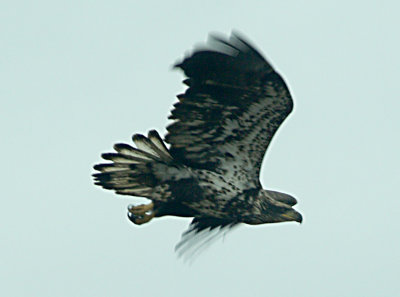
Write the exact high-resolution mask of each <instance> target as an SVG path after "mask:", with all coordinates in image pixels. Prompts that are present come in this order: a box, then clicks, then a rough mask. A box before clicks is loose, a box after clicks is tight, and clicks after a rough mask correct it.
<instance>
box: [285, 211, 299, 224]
mask: <svg viewBox="0 0 400 297" xmlns="http://www.w3.org/2000/svg"><path fill="white" fill-rule="evenodd" d="M282 217H283V218H284V219H285V221H295V222H298V223H300V224H301V222H303V216H302V215H301V214H300V213H299V212H297V211H296V210H294V209H293V208H292V209H290V210H289V211H288V212H285V213H283V214H282Z"/></svg>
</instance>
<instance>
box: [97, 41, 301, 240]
mask: <svg viewBox="0 0 400 297" xmlns="http://www.w3.org/2000/svg"><path fill="white" fill-rule="evenodd" d="M176 67H177V68H180V69H182V70H183V71H184V73H185V75H186V76H187V77H188V79H186V80H185V81H184V83H185V84H186V85H188V86H189V88H188V89H187V90H186V92H185V93H184V94H181V95H178V99H179V102H177V103H176V104H175V105H174V109H173V110H172V113H171V116H170V119H172V120H173V123H172V124H171V125H170V126H168V128H167V130H168V134H167V135H166V137H165V142H167V143H169V144H170V147H169V148H167V146H166V145H165V143H164V141H163V140H162V139H161V137H160V136H159V135H158V133H157V132H156V131H155V130H152V131H150V132H149V134H148V136H147V137H145V136H143V135H140V134H136V135H134V136H133V141H134V143H135V145H136V148H134V147H131V146H129V145H127V144H116V145H115V147H114V148H115V150H116V153H108V154H103V158H104V159H106V160H110V161H112V162H111V163H106V164H99V165H96V166H95V169H96V170H98V171H100V172H99V173H96V174H94V176H95V179H96V184H98V185H101V186H103V187H104V188H106V189H113V190H115V191H116V192H117V193H118V194H124V195H133V196H141V197H147V198H149V199H151V200H152V203H151V204H150V205H142V206H136V207H130V208H129V218H130V220H131V221H132V222H134V223H136V224H142V223H146V222H148V221H149V220H151V219H152V218H153V217H161V216H165V215H174V216H182V217H194V219H193V221H192V224H191V227H190V228H189V230H188V231H187V232H185V236H186V238H183V240H182V242H181V243H180V246H182V245H184V244H187V242H190V240H189V239H191V238H192V237H193V236H196V235H197V234H199V233H200V231H207V230H213V229H218V228H226V227H232V226H235V225H236V224H238V223H247V224H263V223H274V222H284V221H297V222H301V220H302V217H301V215H300V214H299V213H298V212H297V211H295V210H294V209H293V208H292V206H293V205H294V204H296V199H294V198H293V197H292V196H290V195H287V194H283V193H279V192H275V191H269V190H264V189H262V186H261V184H260V181H259V173H260V167H261V163H262V160H263V157H264V154H265V151H266V149H267V147H268V145H269V143H270V142H271V139H272V137H273V136H274V134H275V132H276V130H277V129H278V128H279V126H280V125H281V123H282V122H283V120H284V119H285V118H286V117H287V115H288V114H289V113H290V112H291V111H292V108H293V101H292V99H291V96H290V93H289V90H288V88H287V87H286V84H285V82H284V81H283V79H282V78H281V77H280V75H279V74H278V73H277V72H275V71H274V69H273V68H272V66H271V65H270V64H269V63H268V62H267V61H266V60H265V59H264V58H263V57H262V56H261V55H260V54H259V53H258V52H257V51H256V50H255V49H254V48H253V47H252V46H251V45H249V44H248V43H247V42H246V41H245V40H244V39H243V38H241V37H239V36H238V35H237V34H233V35H232V36H231V38H230V39H229V40H225V39H223V38H218V37H214V38H213V39H212V40H211V42H210V45H209V48H207V49H205V50H197V51H195V52H194V53H193V54H192V55H191V56H189V57H187V58H186V59H184V61H183V62H181V63H179V64H177V65H176Z"/></svg>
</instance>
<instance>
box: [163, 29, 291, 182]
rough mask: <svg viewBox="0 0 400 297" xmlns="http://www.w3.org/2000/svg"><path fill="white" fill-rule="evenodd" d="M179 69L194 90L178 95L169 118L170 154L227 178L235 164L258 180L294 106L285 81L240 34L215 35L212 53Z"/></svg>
mask: <svg viewBox="0 0 400 297" xmlns="http://www.w3.org/2000/svg"><path fill="white" fill-rule="evenodd" d="M175 66H176V67H178V68H180V69H182V70H183V72H184V74H185V75H186V76H187V77H188V78H187V79H186V80H185V81H184V83H185V84H186V85H188V86H189V88H188V89H187V90H186V92H185V93H184V94H180V95H178V96H177V97H178V99H179V102H177V103H176V104H175V105H174V109H173V110H172V112H171V116H170V117H169V118H170V119H172V120H174V122H173V123H172V124H171V125H169V126H168V127H167V130H168V133H167V135H166V137H165V140H166V142H168V143H170V144H171V147H170V151H171V155H173V157H174V158H175V159H177V160H179V161H180V162H182V163H183V164H185V165H188V166H191V167H193V168H199V169H209V170H213V171H215V172H218V173H222V174H226V172H227V171H229V169H232V167H233V166H234V165H235V166H236V167H237V168H240V169H242V170H243V175H250V176H251V177H250V178H251V179H252V180H254V179H257V180H258V174H259V168H260V166H261V162H262V159H263V156H264V154H265V150H266V149H267V147H268V144H269V143H270V141H271V139H272V137H273V135H274V134H275V132H276V130H277V129H278V127H279V126H280V124H281V123H282V122H283V120H284V119H285V118H286V117H287V115H288V114H289V113H290V112H291V110H292V108H293V102H292V99H291V97H290V93H289V90H288V89H287V87H286V84H285V83H284V81H283V79H282V78H281V77H280V75H279V74H278V73H276V72H275V71H274V69H273V68H272V66H271V65H270V64H269V63H268V62H267V61H266V60H265V59H264V58H263V57H262V55H261V54H260V53H259V52H258V51H257V50H256V49H255V48H254V47H253V46H251V45H250V43H248V42H247V41H245V39H244V38H243V37H241V36H239V35H238V34H237V33H233V34H232V35H231V37H230V38H229V40H227V39H224V38H223V37H215V36H211V38H210V41H209V42H208V49H201V50H195V51H194V53H193V54H191V55H190V56H189V57H186V58H185V59H184V60H183V61H182V62H181V63H178V64H176V65H175ZM227 163H229V164H227ZM250 171H253V172H251V173H252V174H249V173H250Z"/></svg>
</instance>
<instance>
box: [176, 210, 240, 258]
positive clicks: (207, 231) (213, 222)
mask: <svg viewBox="0 0 400 297" xmlns="http://www.w3.org/2000/svg"><path fill="white" fill-rule="evenodd" d="M235 226H237V223H235V222H232V221H226V220H221V219H216V218H194V219H193V221H192V222H191V224H190V226H189V229H188V230H186V231H185V232H184V233H183V234H182V238H181V240H180V242H179V243H178V244H177V245H176V246H175V251H176V252H177V253H178V256H179V257H183V258H184V259H185V260H194V259H195V257H196V256H197V255H198V254H199V253H201V252H202V251H204V250H205V249H206V248H208V247H209V246H210V244H211V243H213V242H214V241H215V240H217V239H218V238H221V237H223V236H225V234H226V233H227V232H228V231H230V230H231V229H232V228H233V227H235Z"/></svg>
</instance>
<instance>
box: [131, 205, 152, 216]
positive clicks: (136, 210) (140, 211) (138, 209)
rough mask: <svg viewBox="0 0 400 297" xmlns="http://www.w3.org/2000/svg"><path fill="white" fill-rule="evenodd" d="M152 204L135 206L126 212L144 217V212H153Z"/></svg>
mask: <svg viewBox="0 0 400 297" xmlns="http://www.w3.org/2000/svg"><path fill="white" fill-rule="evenodd" d="M153 207H154V204H153V202H151V203H149V204H141V205H137V206H129V207H128V211H129V212H130V213H132V214H134V215H139V216H144V215H146V212H151V211H153Z"/></svg>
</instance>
